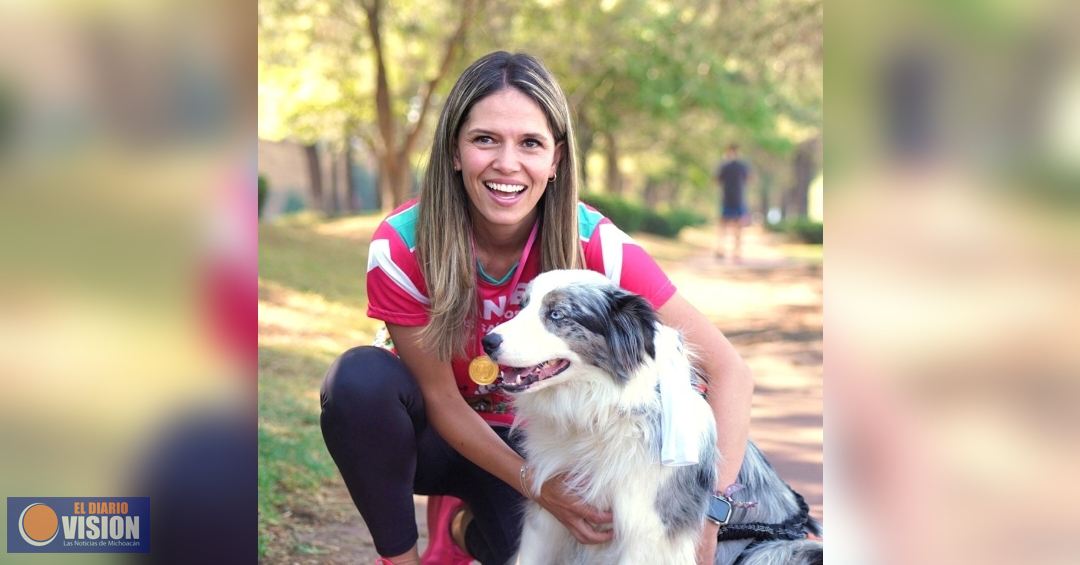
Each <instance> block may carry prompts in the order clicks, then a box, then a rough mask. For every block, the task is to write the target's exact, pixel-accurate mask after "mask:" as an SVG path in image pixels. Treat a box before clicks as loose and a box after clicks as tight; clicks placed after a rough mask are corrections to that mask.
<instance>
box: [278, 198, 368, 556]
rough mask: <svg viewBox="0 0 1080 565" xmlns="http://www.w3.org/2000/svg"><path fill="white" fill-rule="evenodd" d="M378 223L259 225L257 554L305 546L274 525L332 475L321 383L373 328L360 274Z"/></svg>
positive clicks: (305, 220)
mask: <svg viewBox="0 0 1080 565" xmlns="http://www.w3.org/2000/svg"><path fill="white" fill-rule="evenodd" d="M377 222H378V219H377V218H372V217H354V218H346V219H341V220H333V221H319V220H317V219H316V218H314V217H313V216H303V215H301V216H298V217H293V218H290V219H288V220H285V221H281V222H276V223H267V224H262V225H260V227H259V476H258V481H259V556H260V558H262V557H265V556H266V555H267V552H268V551H271V550H272V547H271V546H272V545H273V546H276V547H280V544H281V543H282V542H284V543H285V544H287V545H290V546H293V549H294V550H296V551H297V552H300V553H304V552H305V548H304V547H301V545H302V544H296V543H295V542H293V541H291V540H274V539H273V536H274V529H275V527H277V526H285V521H284V517H285V516H287V515H288V513H290V510H291V509H293V508H303V507H311V505H313V504H314V503H315V500H316V495H317V493H318V490H319V489H320V487H321V486H323V485H325V484H326V483H327V482H328V481H332V480H335V479H336V477H337V470H336V468H335V466H334V463H333V461H332V460H331V458H330V455H329V453H327V451H326V447H325V445H324V444H323V440H322V433H321V431H320V429H319V387H320V385H321V383H322V377H323V375H324V373H325V372H326V369H327V367H329V365H330V364H331V363H332V362H333V360H334V359H335V358H336V357H337V356H338V355H339V354H341V353H342V352H344V351H345V350H346V349H349V348H350V347H353V346H356V345H360V344H365V343H370V342H371V340H372V337H373V335H374V330H375V328H376V325H375V322H373V321H371V320H369V319H367V317H366V316H365V313H364V310H365V308H366V305H367V297H366V295H365V292H364V272H365V267H366V264H367V242H368V240H369V239H370V237H371V232H372V230H373V229H374V227H375V225H377ZM287 529H288V528H287V527H286V528H285V530H287Z"/></svg>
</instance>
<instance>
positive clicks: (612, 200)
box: [581, 194, 645, 233]
mask: <svg viewBox="0 0 1080 565" xmlns="http://www.w3.org/2000/svg"><path fill="white" fill-rule="evenodd" d="M581 199H582V200H583V201H584V202H585V203H586V204H588V205H590V206H592V207H593V208H596V209H597V211H599V212H600V213H601V214H603V215H605V216H607V218H608V219H609V220H611V221H612V222H613V223H614V224H615V225H616V226H619V228H620V229H622V230H623V231H624V232H627V233H632V232H636V231H638V230H640V229H641V223H642V222H643V221H644V220H645V209H644V208H642V207H641V206H638V205H637V204H633V203H631V202H627V201H626V200H623V199H621V198H619V197H617V196H607V195H602V194H589V195H586V196H583V197H582V198H581Z"/></svg>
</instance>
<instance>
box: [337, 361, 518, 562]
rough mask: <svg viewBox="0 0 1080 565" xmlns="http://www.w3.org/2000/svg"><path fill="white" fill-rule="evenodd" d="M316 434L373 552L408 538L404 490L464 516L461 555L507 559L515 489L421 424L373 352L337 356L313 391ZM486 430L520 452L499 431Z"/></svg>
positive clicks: (390, 550)
mask: <svg viewBox="0 0 1080 565" xmlns="http://www.w3.org/2000/svg"><path fill="white" fill-rule="evenodd" d="M321 400H322V417H321V420H320V421H321V423H322V433H323V439H324V440H325V441H326V447H327V449H329V451H330V455H331V456H332V457H333V458H334V462H335V463H337V466H338V469H339V470H340V471H341V476H342V478H344V479H345V485H346V486H347V487H348V488H349V494H350V495H352V499H353V502H354V503H355V504H356V507H357V508H358V509H359V510H360V515H361V516H363V518H364V522H366V523H367V526H368V530H370V531H371V537H372V539H373V540H374V542H375V549H376V550H377V551H378V552H379V554H380V555H398V554H401V553H405V552H406V551H408V550H409V548H411V547H412V546H413V545H414V544H415V543H416V540H417V537H418V534H417V531H416V515H415V511H414V507H413V493H416V494H427V495H433V494H440V495H445V494H448V495H452V496H456V497H458V498H461V499H462V500H464V501H465V503H466V504H468V505H469V508H471V509H472V511H473V514H474V516H475V519H474V520H473V522H472V525H471V526H470V527H469V529H468V531H467V532H466V544H467V545H468V548H469V553H471V554H472V556H473V557H475V558H477V559H478V560H479V561H480V562H481V563H484V564H485V565H501V564H503V563H506V562H507V561H509V560H510V558H511V557H513V554H514V552H515V551H516V549H517V545H518V538H519V537H520V535H521V518H522V509H523V505H522V502H523V498H522V496H521V494H519V493H518V491H517V490H515V489H514V488H512V487H510V486H509V485H507V484H506V483H504V482H503V481H501V480H499V479H497V478H495V476H494V475H491V474H490V473H488V472H487V471H484V470H483V469H481V468H480V467H477V466H476V465H474V464H473V463H472V462H470V461H469V460H468V459H466V458H465V457H463V456H461V455H460V454H459V453H458V452H457V451H455V450H454V449H453V448H452V447H450V445H449V444H447V443H446V441H445V440H443V438H442V437H440V436H439V435H438V434H437V433H436V432H435V430H434V429H433V428H432V427H431V426H429V425H428V423H427V415H426V414H425V412H424V399H423V397H422V396H421V394H420V389H419V387H418V386H417V384H416V380H415V379H414V378H413V376H412V374H411V373H410V372H409V370H408V369H407V368H406V367H405V365H404V363H402V362H401V360H400V359H398V358H397V357H395V356H394V355H393V354H391V353H390V352H388V351H386V350H383V349H379V348H376V347H357V348H354V349H350V350H349V351H346V352H345V354H343V355H342V356H341V357H339V358H338V359H337V361H335V362H334V364H333V365H332V366H331V367H330V370H329V371H328V372H327V374H326V380H325V381H324V382H323V387H322V394H321ZM495 431H496V433H498V434H499V436H500V437H502V438H503V440H504V441H506V442H507V443H508V444H510V445H511V447H513V448H515V449H516V450H518V451H519V452H520V449H518V446H517V445H516V444H515V443H514V442H513V441H512V440H511V439H510V438H509V437H508V436H509V434H508V431H507V430H505V429H503V428H498V427H496V428H495Z"/></svg>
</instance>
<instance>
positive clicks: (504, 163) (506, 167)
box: [493, 146, 521, 173]
mask: <svg viewBox="0 0 1080 565" xmlns="http://www.w3.org/2000/svg"><path fill="white" fill-rule="evenodd" d="M520 163H521V161H520V160H519V159H518V155H517V151H516V150H515V149H514V148H513V147H510V146H504V147H502V148H500V149H499V154H498V155H496V156H495V162H494V163H493V166H494V167H495V170H497V171H499V172H501V173H513V172H517V170H518V169H519V168H520Z"/></svg>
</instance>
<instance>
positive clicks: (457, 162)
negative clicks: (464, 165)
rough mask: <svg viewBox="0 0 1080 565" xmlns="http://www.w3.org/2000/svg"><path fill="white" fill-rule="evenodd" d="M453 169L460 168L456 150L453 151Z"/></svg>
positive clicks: (457, 169)
mask: <svg viewBox="0 0 1080 565" xmlns="http://www.w3.org/2000/svg"><path fill="white" fill-rule="evenodd" d="M454 170H455V171H460V170H461V159H460V158H458V154H457V150H455V151H454Z"/></svg>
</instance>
